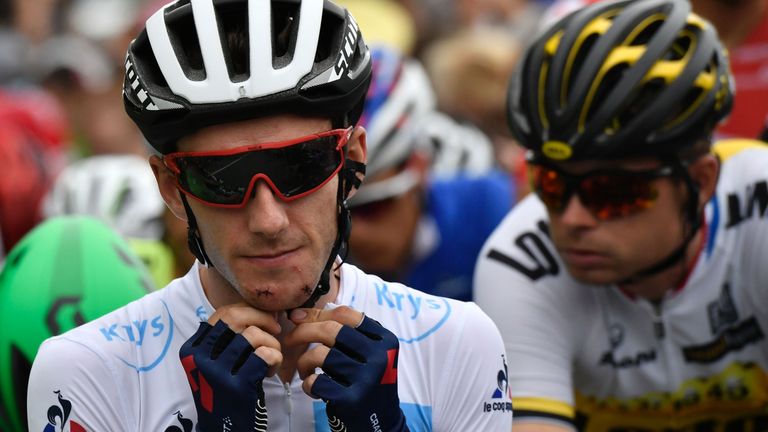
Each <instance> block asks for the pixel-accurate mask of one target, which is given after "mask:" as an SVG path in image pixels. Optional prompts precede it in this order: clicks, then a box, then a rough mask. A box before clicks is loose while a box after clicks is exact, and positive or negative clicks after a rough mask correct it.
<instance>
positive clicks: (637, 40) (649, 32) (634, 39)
mask: <svg viewBox="0 0 768 432" xmlns="http://www.w3.org/2000/svg"><path fill="white" fill-rule="evenodd" d="M653 18H655V19H653ZM663 23H664V19H663V17H661V16H658V17H651V18H650V19H649V20H648V22H647V24H646V25H645V26H644V27H643V28H642V29H641V30H640V31H636V33H635V34H632V35H630V36H629V37H628V38H627V40H626V41H625V42H624V44H625V45H627V46H645V45H648V43H649V42H650V41H651V39H652V38H653V37H654V36H655V35H656V33H657V32H658V30H659V28H660V27H661V25H662V24H663Z"/></svg>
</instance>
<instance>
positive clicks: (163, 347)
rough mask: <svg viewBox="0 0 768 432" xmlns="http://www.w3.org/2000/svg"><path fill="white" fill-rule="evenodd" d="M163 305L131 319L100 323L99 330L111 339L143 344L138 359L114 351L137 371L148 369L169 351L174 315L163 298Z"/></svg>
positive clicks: (153, 366) (114, 341) (138, 345)
mask: <svg viewBox="0 0 768 432" xmlns="http://www.w3.org/2000/svg"><path fill="white" fill-rule="evenodd" d="M160 304H161V305H162V307H160V308H158V312H159V313H157V314H156V315H152V314H149V315H146V317H143V318H139V319H136V320H133V321H130V322H114V323H109V324H105V325H103V326H101V327H99V333H101V336H102V337H103V338H104V339H105V340H106V341H107V342H108V343H117V344H130V345H135V346H136V347H141V353H142V355H141V356H140V357H139V358H138V359H133V358H131V359H130V360H129V359H126V358H123V357H121V356H119V355H115V356H116V357H117V358H118V359H119V360H120V361H121V362H123V363H124V364H125V365H126V366H128V367H130V368H133V369H135V370H136V371H137V372H148V371H150V370H152V369H154V368H155V366H157V365H158V364H160V363H161V362H162V361H163V359H164V358H165V356H166V354H168V348H169V347H170V346H171V341H172V340H173V316H172V315H171V312H170V311H169V310H168V305H166V304H165V302H164V301H162V300H160Z"/></svg>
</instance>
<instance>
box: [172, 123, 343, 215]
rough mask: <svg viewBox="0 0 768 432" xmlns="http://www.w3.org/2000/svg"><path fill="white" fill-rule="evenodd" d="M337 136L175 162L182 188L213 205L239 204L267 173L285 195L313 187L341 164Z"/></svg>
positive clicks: (291, 194)
mask: <svg viewBox="0 0 768 432" xmlns="http://www.w3.org/2000/svg"><path fill="white" fill-rule="evenodd" d="M337 140H338V137H337V136H335V135H332V136H327V137H321V138H317V139H313V140H310V141H305V142H301V143H298V144H293V145H289V146H285V147H280V148H274V149H264V150H254V151H248V152H243V153H237V154H233V155H226V156H187V157H180V158H178V159H177V161H176V163H177V165H178V167H179V171H180V172H181V174H180V175H179V183H180V185H181V187H182V188H183V189H184V190H186V191H187V192H189V193H191V194H192V195H194V196H196V197H198V198H200V199H201V200H203V201H206V202H209V203H213V204H224V205H233V204H240V203H242V202H243V200H244V199H245V194H246V193H247V191H248V187H249V186H250V183H251V180H252V179H253V177H254V176H255V175H257V174H264V175H266V176H267V177H268V178H269V179H270V181H272V183H274V185H275V186H276V187H277V189H278V190H279V191H280V193H282V194H283V195H284V196H285V197H291V196H294V195H298V194H300V193H304V192H307V191H310V190H312V189H313V188H315V187H317V186H319V185H320V184H322V183H323V182H324V181H325V180H327V179H328V178H329V177H330V175H331V174H333V172H334V171H335V170H336V169H337V168H338V167H339V166H340V165H341V153H340V152H339V151H338V150H337V149H336V143H337Z"/></svg>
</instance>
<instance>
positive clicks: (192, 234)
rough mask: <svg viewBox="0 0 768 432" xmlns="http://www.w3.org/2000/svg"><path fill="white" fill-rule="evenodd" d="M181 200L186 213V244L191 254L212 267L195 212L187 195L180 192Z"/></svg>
mask: <svg viewBox="0 0 768 432" xmlns="http://www.w3.org/2000/svg"><path fill="white" fill-rule="evenodd" d="M179 195H181V202H182V203H184V211H185V212H186V213H187V246H188V247H189V251H190V252H192V255H194V256H195V258H197V260H198V261H200V262H201V263H202V264H203V265H206V266H208V267H213V263H212V262H211V259H210V258H208V254H206V253H205V247H204V246H203V239H202V237H200V230H199V229H198V227H197V219H195V214H194V213H192V208H191V207H190V206H189V203H188V202H187V197H186V196H185V195H184V194H183V193H181V191H180V193H179Z"/></svg>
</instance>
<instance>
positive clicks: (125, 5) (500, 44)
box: [0, 0, 768, 430]
mask: <svg viewBox="0 0 768 432" xmlns="http://www.w3.org/2000/svg"><path fill="white" fill-rule="evenodd" d="M594 1H597V0H337V2H338V3H340V4H341V5H343V6H345V7H347V8H349V9H350V10H351V11H352V13H353V15H354V16H355V17H356V18H357V21H358V23H359V24H360V27H361V28H362V31H363V35H364V38H365V40H366V41H367V43H368V45H369V46H370V47H371V48H372V52H373V57H374V67H373V74H374V77H373V81H372V85H371V89H370V91H369V95H368V100H367V104H366V107H365V111H364V114H363V118H362V120H361V123H362V124H363V126H365V127H366V129H367V130H368V173H367V178H366V181H365V183H364V184H363V186H362V188H361V190H360V191H359V193H358V194H357V195H356V196H355V197H353V199H351V200H350V202H349V205H350V206H351V207H352V215H353V219H354V220H353V230H352V233H351V239H350V254H349V255H348V256H347V260H348V261H350V262H352V263H354V264H356V265H358V266H360V267H362V268H363V269H364V270H367V271H368V272H370V273H376V274H379V275H381V276H383V277H384V278H385V279H388V280H394V281H402V282H405V283H407V284H408V285H410V286H413V287H415V288H417V289H420V290H423V291H426V292H431V293H436V294H439V295H444V296H449V297H454V298H458V299H462V300H471V298H472V289H471V288H472V287H471V282H472V273H473V270H474V264H475V261H476V259H477V254H478V253H479V250H480V248H481V246H482V244H483V243H484V241H485V239H486V238H487V237H488V236H489V235H490V233H491V231H492V230H493V229H494V228H495V227H496V225H497V224H498V223H499V222H500V221H501V219H502V218H503V217H504V215H505V214H506V213H507V212H508V211H509V209H510V208H511V207H512V206H513V205H514V203H515V202H517V201H518V200H519V199H520V198H521V197H522V196H524V195H525V194H526V193H527V192H528V187H527V182H526V168H525V166H524V165H525V164H524V154H523V151H522V150H521V147H520V146H519V145H518V144H517V143H515V141H514V139H513V138H512V137H511V135H510V132H509V130H508V128H507V122H506V112H505V111H506V110H505V105H506V97H507V84H508V82H509V79H510V76H511V74H512V71H513V69H514V67H515V64H516V62H517V60H518V58H519V56H520V54H521V52H522V50H523V49H524V47H525V46H526V44H527V43H528V41H529V38H532V37H533V35H535V34H536V33H537V32H538V31H539V29H540V28H541V26H543V25H546V23H548V22H551V21H552V20H554V19H556V18H557V17H560V16H562V15H564V14H565V13H567V12H569V11H571V10H574V9H575V8H578V7H580V6H583V5H584V4H585V3H591V2H594ZM638 1H644V0H638ZM164 3H166V0H0V267H2V268H3V272H2V274H0V306H3V307H4V309H2V311H6V312H3V313H0V318H2V317H4V316H12V317H13V320H14V322H13V324H14V325H17V326H27V325H29V326H34V325H37V324H39V326H38V327H40V332H39V333H40V334H38V335H36V336H35V339H34V341H27V342H29V343H27V344H26V345H24V342H18V343H17V342H13V341H9V340H6V339H5V336H2V337H0V402H2V403H1V404H0V408H3V409H2V410H0V414H3V411H4V412H5V413H6V414H7V415H10V417H7V418H4V417H3V415H0V430H17V427H18V430H22V428H21V425H22V423H23V421H24V420H23V412H24V410H23V406H21V405H18V406H17V405H13V404H12V402H9V401H13V400H18V401H22V402H19V404H23V400H24V397H23V394H24V393H25V388H26V379H25V378H23V379H19V380H18V382H15V381H14V382H11V381H13V378H9V375H6V373H7V371H9V370H10V369H9V368H6V367H5V366H7V365H8V364H11V363H13V364H17V365H18V364H27V365H28V364H31V361H32V359H33V358H34V355H35V352H36V347H37V344H39V342H40V341H42V339H43V338H45V337H47V336H51V335H53V334H56V333H59V332H62V331H65V330H67V329H69V328H71V327H73V326H74V325H77V324H80V323H82V322H83V321H86V320H88V319H92V318H95V317H96V316H98V315H99V314H101V313H103V312H105V311H106V310H108V309H110V308H112V307H118V306H120V305H121V304H123V303H124V302H125V301H127V300H130V298H128V299H126V298H123V297H121V296H118V297H114V296H112V297H109V295H111V294H105V295H106V296H107V297H104V299H105V300H99V297H98V295H97V296H96V297H93V295H94V294H87V293H88V292H91V291H89V290H90V289H91V288H90V287H91V286H92V287H96V288H94V289H95V291H94V292H98V291H99V289H101V290H102V291H103V292H105V293H108V292H109V291H110V290H112V289H113V288H115V289H119V288H117V287H119V286H120V285H119V284H115V283H113V282H110V279H111V278H114V277H115V275H118V274H130V275H133V274H134V273H131V271H132V270H130V271H129V270H125V269H120V266H123V267H125V265H128V266H129V267H132V266H133V264H132V263H134V262H135V263H140V264H139V265H141V266H143V267H146V268H145V269H143V270H146V272H147V275H148V276H147V277H146V278H145V277H144V276H141V277H138V278H136V277H135V276H130V277H131V278H134V279H135V281H133V282H132V283H133V285H131V286H133V288H132V291H131V292H132V293H133V294H131V296H133V297H137V296H139V295H141V293H142V292H144V291H146V290H145V288H146V289H154V288H159V287H162V286H164V285H166V284H167V283H168V282H169V281H170V280H171V279H173V278H175V277H178V276H181V275H182V274H184V273H185V272H186V271H187V270H188V269H189V268H190V265H191V264H192V260H193V258H192V256H191V254H190V253H189V251H188V250H187V237H186V229H187V227H186V224H185V223H184V222H182V221H179V220H177V219H176V218H174V217H173V216H172V215H171V214H170V212H169V211H167V210H166V208H165V205H164V203H163V201H162V199H161V197H160V195H159V192H158V190H157V186H156V184H155V181H154V178H153V175H152V172H151V170H150V168H149V166H148V164H147V163H146V159H147V157H148V153H147V147H146V146H145V144H144V142H143V139H142V137H141V135H140V133H139V131H138V129H137V128H136V127H135V126H134V125H133V123H132V122H131V121H130V119H129V118H128V117H127V115H126V114H125V112H124V110H123V105H122V97H121V91H122V90H121V88H122V83H123V73H124V64H123V63H124V55H125V52H126V47H127V46H128V44H129V42H130V41H131V39H132V38H133V37H134V36H135V35H136V34H137V33H138V32H139V30H140V29H141V28H142V27H143V25H144V22H145V20H146V19H147V18H148V17H149V16H150V15H151V14H152V13H153V12H154V11H155V10H157V9H159V8H160V7H161V6H162V5H163V4H164ZM692 3H693V7H694V10H695V11H697V12H698V13H699V14H701V15H702V16H704V17H705V18H708V19H710V20H711V21H712V22H713V23H714V25H715V26H716V27H717V29H718V31H719V33H720V35H721V37H722V39H723V40H724V41H725V43H726V45H727V46H728V47H729V50H730V57H731V63H732V69H733V72H734V75H735V83H736V104H735V109H734V112H733V114H732V116H731V117H730V119H729V120H728V121H727V122H726V123H725V124H724V125H723V126H722V127H721V128H720V130H719V133H720V134H721V135H723V136H740V137H748V138H754V137H759V136H763V137H764V138H765V136H766V134H765V131H764V124H765V117H766V113H768V13H767V12H768V0H692ZM65 215H86V216H90V217H92V218H96V219H98V220H100V221H101V223H102V224H103V226H107V227H109V228H110V229H111V230H113V231H114V232H115V233H117V235H119V236H121V237H122V240H124V241H125V244H127V245H128V247H129V250H128V251H126V250H124V248H123V247H122V246H116V247H112V248H108V249H100V248H98V247H95V246H91V248H92V250H91V251H86V252H83V251H80V252H78V251H76V250H75V249H76V248H84V247H86V245H88V244H91V243H92V242H94V241H100V240H93V239H99V238H103V239H107V240H104V241H109V242H113V243H114V240H109V236H105V235H102V234H98V231H99V228H93V227H90V228H89V225H88V223H82V222H77V223H74V224H75V225H77V224H80V225H78V226H80V227H81V232H82V233H83V234H82V239H88V240H87V241H86V240H83V241H81V242H79V243H78V242H75V241H73V240H72V239H76V238H77V236H75V235H73V234H72V230H71V229H70V228H66V229H63V228H61V227H67V226H69V225H67V224H61V223H59V224H58V225H53V224H52V225H50V228H48V229H47V230H43V229H40V228H45V227H40V228H38V229H37V230H35V228H36V227H38V225H45V224H46V223H55V221H51V222H46V220H47V219H51V218H55V219H57V220H60V219H59V218H61V217H62V216H65ZM33 230H34V231H33ZM31 231H32V232H33V233H32V234H29V233H30V232H31ZM34 232H37V233H38V235H37V236H35V234H34ZM87 232H90V234H87ZM86 234H87V235H86ZM25 235H26V236H27V237H26V238H27V239H28V240H26V241H25V242H22V243H19V242H20V240H22V238H25ZM54 237H55V238H54ZM63 239H66V240H63ZM17 244H19V247H17V248H15V249H14V246H16V245H17ZM54 244H55V245H56V251H58V252H56V253H47V254H46V253H43V252H35V253H34V254H32V253H28V252H29V251H28V250H39V248H42V249H43V250H46V249H48V250H52V248H53V246H52V245H54ZM36 248H38V249H36ZM19 249H23V250H19ZM102 250H106V251H112V252H115V251H117V255H116V257H117V258H115V259H112V261H109V258H110V253H109V252H102ZM76 253H80V254H79V255H77V254H76ZM127 254H132V256H131V257H127ZM25 256H26V257H27V259H26V260H24V259H23V258H24V257H25ZM74 256H81V257H82V259H81V260H80V261H79V263H74V261H73V257H74ZM31 257H48V258H45V259H48V260H49V261H57V260H62V259H63V257H66V258H67V259H66V260H64V261H66V263H68V264H66V265H64V264H62V265H54V266H53V267H51V266H52V265H53V264H56V262H48V263H40V262H36V261H35V260H37V259H38V258H35V259H32V258H31ZM89 257H90V258H89ZM39 259H43V258H39ZM89 260H92V261H89ZM64 261H62V262H64ZM75 261H76V260H75ZM106 262H112V263H113V264H111V266H112V267H110V265H107V264H103V263H106ZM121 262H122V263H123V264H120V263H121ZM73 263H74V264H73ZM43 264H44V265H43ZM41 265H42V266H41ZM44 268H49V269H55V270H50V272H55V273H56V276H57V277H55V278H51V277H50V276H52V275H50V274H49V275H47V278H45V279H44V280H45V282H44V284H45V286H46V287H48V288H47V289H48V291H50V292H47V291H45V290H41V286H42V285H41V284H43V283H42V282H40V281H41V280H43V279H41V278H44V277H45V276H46V275H45V274H44V273H45V272H46V270H41V269H44ZM85 268H88V269H92V268H98V269H100V270H101V271H100V273H99V277H98V278H97V277H94V278H92V279H87V280H86V279H72V278H70V277H69V276H68V275H67V274H65V273H67V272H71V273H76V274H77V276H78V277H80V276H82V275H84V274H87V273H88V272H86V271H83V269H85ZM143 270H142V271H143ZM120 271H122V272H124V273H119V272H120ZM73 277H74V276H73ZM145 279H146V280H149V281H150V282H149V283H146V280H145ZM71 280H85V282H84V283H86V284H89V286H86V287H80V288H82V289H80V291H78V292H79V293H80V294H77V295H72V294H67V295H63V294H60V293H61V292H69V291H68V290H70V291H71V290H72V289H74V288H73V287H67V286H63V285H66V284H67V283H68V282H67V281H71ZM102 286H103V288H101V287H102ZM124 291H126V292H127V290H124ZM33 293H34V301H31V300H30V299H31V297H29V296H32V295H33ZM57 293H59V294H57ZM46 296H47V297H48V298H46ZM57 296H58V297H57ZM78 296H79V297H78ZM83 296H90V301H91V302H92V303H94V304H98V305H102V306H103V307H102V308H92V309H88V307H86V306H82V304H85V303H84V300H82V297H83ZM62 302H64V303H62ZM67 302H68V303H67ZM78 302H79V303H78ZM68 304H75V306H73V307H71V308H70V309H67V308H64V309H62V305H68ZM76 304H81V305H80V306H77V305H76ZM70 306H71V305H70ZM24 308H29V309H24ZM35 308H38V309H37V310H34V311H33V309H35ZM27 311H31V312H29V313H28V312H27ZM61 311H65V312H61ZM16 317H21V318H18V319H17V318H16ZM41 317H45V320H46V326H43V325H42V323H37V321H42V318H41ZM23 319H26V320H27V321H29V323H26V324H25V323H20V322H19V320H23ZM32 320H37V321H36V322H35V323H32V322H31V321H32ZM0 322H2V321H0ZM3 327H4V328H6V329H8V327H7V325H6V324H3ZM30 328H31V327H30ZM9 334H10V333H9ZM27 345H28V346H27ZM25 347H26V348H25ZM19 353H21V354H19ZM4 365H5V366H4ZM14 374H15V372H14ZM17 375H18V374H17ZM19 376H26V375H24V374H21V375H19ZM13 395H15V396H13ZM14 397H15V399H14ZM8 404H11V405H8ZM9 406H10V408H9Z"/></svg>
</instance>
